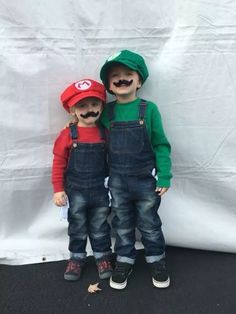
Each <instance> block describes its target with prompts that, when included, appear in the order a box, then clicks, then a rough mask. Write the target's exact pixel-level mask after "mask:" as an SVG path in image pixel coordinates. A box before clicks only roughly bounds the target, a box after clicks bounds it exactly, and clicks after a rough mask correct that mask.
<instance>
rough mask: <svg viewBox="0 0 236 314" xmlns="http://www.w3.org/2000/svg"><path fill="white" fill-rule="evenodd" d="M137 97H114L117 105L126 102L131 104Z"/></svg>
mask: <svg viewBox="0 0 236 314" xmlns="http://www.w3.org/2000/svg"><path fill="white" fill-rule="evenodd" d="M137 98H138V97H137V96H136V95H132V96H130V95H116V101H117V102H118V103H119V104H126V103H128V102H132V101H134V100H136V99H137Z"/></svg>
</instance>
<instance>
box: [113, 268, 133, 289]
mask: <svg viewBox="0 0 236 314" xmlns="http://www.w3.org/2000/svg"><path fill="white" fill-rule="evenodd" d="M132 271H133V270H132V269H131V270H130V272H129V273H128V277H129V275H130V274H131V273H132ZM128 277H127V279H126V280H125V281H124V282H121V283H119V282H114V281H112V277H110V287H111V288H113V289H117V290H122V289H124V288H125V287H126V286H127V282H128Z"/></svg>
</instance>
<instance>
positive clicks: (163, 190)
mask: <svg viewBox="0 0 236 314" xmlns="http://www.w3.org/2000/svg"><path fill="white" fill-rule="evenodd" d="M168 190H169V188H159V187H157V188H156V190H155V192H157V193H158V195H159V196H162V195H163V194H165V193H166V192H167V191H168Z"/></svg>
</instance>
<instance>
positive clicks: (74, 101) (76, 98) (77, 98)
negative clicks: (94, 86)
mask: <svg viewBox="0 0 236 314" xmlns="http://www.w3.org/2000/svg"><path fill="white" fill-rule="evenodd" d="M88 97H95V98H98V99H100V100H102V101H103V102H105V101H106V96H105V95H103V94H101V93H96V92H95V91H88V92H87V93H86V92H83V94H78V95H75V96H74V97H72V98H71V99H70V100H69V101H68V102H67V103H65V104H63V107H64V108H65V109H66V111H68V112H70V108H71V107H73V106H74V105H76V104H77V103H78V102H79V101H80V100H82V99H85V98H88Z"/></svg>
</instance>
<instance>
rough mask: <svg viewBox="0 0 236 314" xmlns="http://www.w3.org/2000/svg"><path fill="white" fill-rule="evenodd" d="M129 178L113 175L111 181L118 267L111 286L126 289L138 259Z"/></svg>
mask: <svg viewBox="0 0 236 314" xmlns="http://www.w3.org/2000/svg"><path fill="white" fill-rule="evenodd" d="M126 179H127V178H126V177H124V176H120V175H114V174H113V175H112V176H111V177H110V179H109V187H110V192H111V205H112V210H113V214H114V217H113V219H112V226H113V228H114V231H115V235H116V241H115V247H114V249H115V253H116V267H115V270H114V271H113V273H112V277H111V278H110V286H111V287H112V288H114V289H124V288H125V287H126V285H127V279H128V276H129V274H130V273H131V271H132V266H133V264H134V262H135V258H136V249H135V219H136V218H135V209H134V206H133V202H132V201H131V199H130V194H129V189H128V186H127V180H126Z"/></svg>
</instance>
